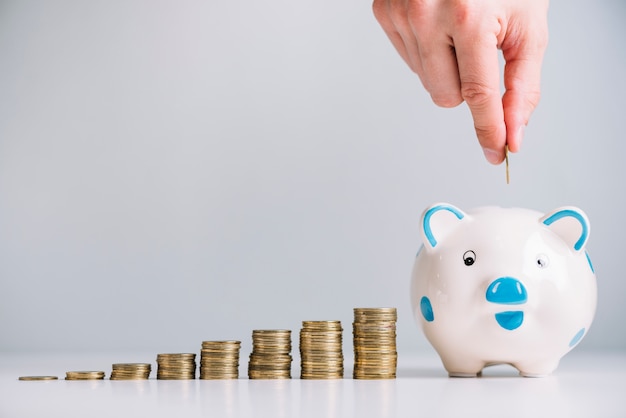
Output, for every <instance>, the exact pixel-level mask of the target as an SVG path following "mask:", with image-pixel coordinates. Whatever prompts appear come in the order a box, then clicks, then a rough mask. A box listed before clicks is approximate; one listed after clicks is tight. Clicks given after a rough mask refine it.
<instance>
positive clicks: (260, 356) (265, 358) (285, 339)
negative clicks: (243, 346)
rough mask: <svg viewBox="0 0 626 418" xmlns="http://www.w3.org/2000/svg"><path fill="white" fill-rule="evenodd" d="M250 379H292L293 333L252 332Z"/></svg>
mask: <svg viewBox="0 0 626 418" xmlns="http://www.w3.org/2000/svg"><path fill="white" fill-rule="evenodd" d="M248 377H249V378H250V379H291V331H290V330H254V331H252V353H251V354H250V362H249V363H248Z"/></svg>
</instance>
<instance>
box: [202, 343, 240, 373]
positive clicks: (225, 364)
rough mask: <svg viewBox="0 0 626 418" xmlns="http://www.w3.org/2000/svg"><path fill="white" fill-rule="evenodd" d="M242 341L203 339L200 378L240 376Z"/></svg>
mask: <svg viewBox="0 0 626 418" xmlns="http://www.w3.org/2000/svg"><path fill="white" fill-rule="evenodd" d="M240 349H241V341H203V342H202V351H201V352H200V379H237V378H239V350H240Z"/></svg>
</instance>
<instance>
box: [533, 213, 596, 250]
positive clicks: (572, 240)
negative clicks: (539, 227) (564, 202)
mask: <svg viewBox="0 0 626 418" xmlns="http://www.w3.org/2000/svg"><path fill="white" fill-rule="evenodd" d="M539 221H540V222H541V223H543V224H544V225H546V226H547V227H548V228H549V229H550V230H551V231H552V232H554V233H556V234H557V235H558V236H559V237H561V239H563V241H565V242H566V243H567V245H568V246H569V247H571V248H573V249H574V250H576V251H581V250H582V249H583V248H585V245H586V244H587V240H588V239H589V219H587V215H585V212H583V211H582V210H580V209H578V208H576V207H573V206H566V207H562V208H558V209H555V210H553V211H552V212H550V213H547V214H546V215H544V216H543V217H541V219H540V220H539Z"/></svg>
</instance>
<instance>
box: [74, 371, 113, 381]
mask: <svg viewBox="0 0 626 418" xmlns="http://www.w3.org/2000/svg"><path fill="white" fill-rule="evenodd" d="M102 379H104V372H99V371H98V372H66V373H65V380H102Z"/></svg>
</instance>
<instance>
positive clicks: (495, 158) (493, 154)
mask: <svg viewBox="0 0 626 418" xmlns="http://www.w3.org/2000/svg"><path fill="white" fill-rule="evenodd" d="M483 153H484V154H485V158H486V159H487V161H489V162H490V163H491V164H499V163H500V153H499V152H498V151H496V150H492V149H489V148H483Z"/></svg>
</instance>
